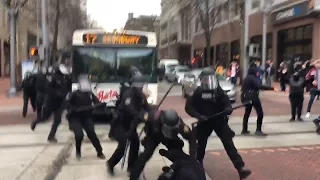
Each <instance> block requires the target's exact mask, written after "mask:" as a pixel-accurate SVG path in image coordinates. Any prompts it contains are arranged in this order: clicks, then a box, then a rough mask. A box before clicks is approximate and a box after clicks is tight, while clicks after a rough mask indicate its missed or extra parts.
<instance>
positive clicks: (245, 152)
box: [238, 150, 248, 154]
mask: <svg viewBox="0 0 320 180" xmlns="http://www.w3.org/2000/svg"><path fill="white" fill-rule="evenodd" d="M238 152H240V153H244V154H247V153H248V151H242V150H240V151H238Z"/></svg>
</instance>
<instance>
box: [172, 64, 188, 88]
mask: <svg viewBox="0 0 320 180" xmlns="http://www.w3.org/2000/svg"><path fill="white" fill-rule="evenodd" d="M188 72H190V70H189V68H188V66H176V67H174V69H171V71H170V72H169V73H168V74H167V75H166V78H167V80H168V82H177V83H179V84H180V83H181V81H182V79H183V78H184V75H185V73H188Z"/></svg>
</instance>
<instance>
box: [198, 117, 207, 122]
mask: <svg viewBox="0 0 320 180" xmlns="http://www.w3.org/2000/svg"><path fill="white" fill-rule="evenodd" d="M198 120H199V121H201V122H202V121H208V117H207V116H200V117H199V118H198Z"/></svg>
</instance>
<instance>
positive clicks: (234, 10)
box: [229, 1, 239, 18]
mask: <svg viewBox="0 0 320 180" xmlns="http://www.w3.org/2000/svg"><path fill="white" fill-rule="evenodd" d="M229 14H230V18H233V17H236V16H237V15H238V14H239V6H238V2H237V1H230V13H229Z"/></svg>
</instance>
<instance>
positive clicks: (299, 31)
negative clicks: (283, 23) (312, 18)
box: [296, 27, 303, 40]
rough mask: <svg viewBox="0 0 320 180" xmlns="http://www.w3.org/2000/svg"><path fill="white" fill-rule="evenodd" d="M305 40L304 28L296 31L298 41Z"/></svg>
mask: <svg viewBox="0 0 320 180" xmlns="http://www.w3.org/2000/svg"><path fill="white" fill-rule="evenodd" d="M302 39H303V27H299V28H297V30H296V40H302Z"/></svg>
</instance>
